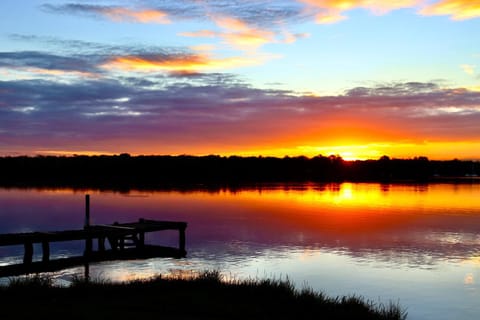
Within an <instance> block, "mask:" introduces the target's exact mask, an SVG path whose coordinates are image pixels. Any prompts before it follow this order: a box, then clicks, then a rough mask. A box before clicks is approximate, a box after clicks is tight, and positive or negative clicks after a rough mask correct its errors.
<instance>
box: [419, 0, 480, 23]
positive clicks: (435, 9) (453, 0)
mask: <svg viewBox="0 0 480 320" xmlns="http://www.w3.org/2000/svg"><path fill="white" fill-rule="evenodd" d="M420 13H421V14H423V15H445V16H450V17H451V18H452V19H453V20H466V19H472V18H478V17H480V2H479V1H476V0H473V1H472V0H442V1H437V2H435V3H432V4H430V5H427V6H425V7H424V8H423V9H422V10H421V11H420Z"/></svg>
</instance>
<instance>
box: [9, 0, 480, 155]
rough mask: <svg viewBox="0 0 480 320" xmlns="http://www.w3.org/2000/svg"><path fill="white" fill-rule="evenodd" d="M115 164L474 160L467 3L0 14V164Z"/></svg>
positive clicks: (85, 5) (254, 4) (476, 17)
mask: <svg viewBox="0 0 480 320" xmlns="http://www.w3.org/2000/svg"><path fill="white" fill-rule="evenodd" d="M118 153H130V154H132V155H139V154H148V155H150V154H156V155H165V154H171V155H178V154H190V155H208V154H217V155H225V156H228V155H242V156H259V155H262V156H278V157H283V156H287V155H288V156H298V155H305V156H308V157H312V156H316V155H325V156H328V155H331V154H335V155H340V156H342V157H343V158H344V159H347V160H349V159H378V158H380V157H381V156H383V155H388V156H390V157H394V158H413V157H417V156H426V157H428V158H430V159H438V160H448V159H454V158H458V159H474V160H480V1H479V0H440V1H439V0H435V1H429V0H392V1H377V0H356V1H355V0H351V1H347V0H275V1H274V0H230V1H226V0H175V1H171V0H133V1H125V0H108V1H104V0H100V1H80V0H77V1H75V0H73V1H64V0H22V1H18V0H2V1H0V155H3V156H7V155H12V156H14V155H37V154H43V155H73V154H88V155H91V154H118Z"/></svg>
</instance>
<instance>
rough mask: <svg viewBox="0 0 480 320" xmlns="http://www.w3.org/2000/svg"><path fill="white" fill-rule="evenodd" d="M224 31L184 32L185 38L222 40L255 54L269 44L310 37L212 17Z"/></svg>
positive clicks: (232, 19)
mask: <svg viewBox="0 0 480 320" xmlns="http://www.w3.org/2000/svg"><path fill="white" fill-rule="evenodd" d="M211 19H212V20H213V21H214V22H215V24H216V25H217V26H218V27H219V28H220V29H222V31H213V30H199V31H193V32H182V33H180V34H179V35H181V36H184V37H200V38H217V37H218V38H221V39H223V41H224V43H226V44H228V45H230V46H232V47H234V48H237V49H240V50H243V51H250V52H254V51H255V50H257V49H258V48H260V47H261V46H263V45H265V44H268V43H288V44H290V43H294V42H296V41H297V40H298V39H302V38H305V37H308V34H306V33H291V32H289V31H286V30H278V31H272V30H269V29H265V28H260V27H258V26H254V25H250V24H248V23H246V22H245V21H243V20H240V19H238V18H234V17H227V16H219V17H211Z"/></svg>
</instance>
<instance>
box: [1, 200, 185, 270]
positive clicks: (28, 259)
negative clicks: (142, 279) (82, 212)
mask: <svg viewBox="0 0 480 320" xmlns="http://www.w3.org/2000/svg"><path fill="white" fill-rule="evenodd" d="M87 208H88V207H87ZM87 218H88V219H89V215H88V209H87ZM186 228H187V223H186V222H174V221H156V220H146V219H140V220H139V221H137V222H132V223H114V224H109V225H89V223H86V225H85V227H84V228H83V229H78V230H64V231H52V232H29V233H11V234H0V246H14V245H23V247H24V255H23V263H20V264H14V265H7V266H0V277H5V276H14V275H20V274H26V273H37V272H46V271H55V270H60V269H64V268H68V267H72V266H75V265H82V264H85V263H89V262H97V261H106V260H117V259H144V258H149V257H166V256H168V257H177V258H180V257H184V256H185V255H186V251H185V229H186ZM163 230H176V231H178V234H179V237H178V238H179V241H178V242H179V245H178V248H173V247H164V246H157V245H147V244H145V233H148V232H156V231H163ZM75 240H84V241H85V251H84V254H83V255H82V256H76V257H68V258H61V259H55V260H51V259H50V243H52V242H59V241H75ZM94 242H96V243H97V246H96V247H97V248H96V250H94ZM34 244H41V247H42V260H41V261H33V248H34ZM107 244H108V246H109V248H108V247H107Z"/></svg>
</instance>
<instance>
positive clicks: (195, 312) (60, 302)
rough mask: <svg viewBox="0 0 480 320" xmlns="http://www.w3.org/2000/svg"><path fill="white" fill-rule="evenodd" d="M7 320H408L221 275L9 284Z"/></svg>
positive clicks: (288, 287) (3, 300)
mask: <svg viewBox="0 0 480 320" xmlns="http://www.w3.org/2000/svg"><path fill="white" fill-rule="evenodd" d="M0 308H1V310H2V318H5V319H26V318H33V317H35V318H37V319H57V318H58V319H60V318H62V319H154V318H155V319H159V318H161V319H287V318H288V319H385V320H387V319H388V320H390V319H392V320H393V319H405V318H406V313H405V312H404V310H403V309H402V308H401V307H399V306H398V305H396V304H389V305H387V306H383V305H376V304H373V303H370V302H367V301H364V300H363V299H361V298H358V297H343V298H329V297H326V296H325V295H323V294H322V293H316V292H313V291H312V290H307V289H303V290H301V291H298V290H296V289H295V288H294V287H293V285H292V284H291V283H290V282H289V281H278V280H242V281H237V280H235V281H231V280H230V281H224V278H223V277H222V275H221V274H220V273H218V272H205V273H202V274H200V275H195V276H191V275H190V276H188V277H185V276H178V277H173V278H172V277H169V278H165V277H161V276H158V277H156V278H154V279H150V280H147V281H145V280H143V281H131V282H125V283H111V282H105V281H90V282H86V281H84V280H81V279H77V280H74V281H73V282H72V285H71V286H69V287H58V286H54V285H52V282H51V281H50V279H48V278H42V277H29V278H26V279H20V280H12V281H11V282H10V284H9V285H8V286H5V287H2V288H1V289H0Z"/></svg>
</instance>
